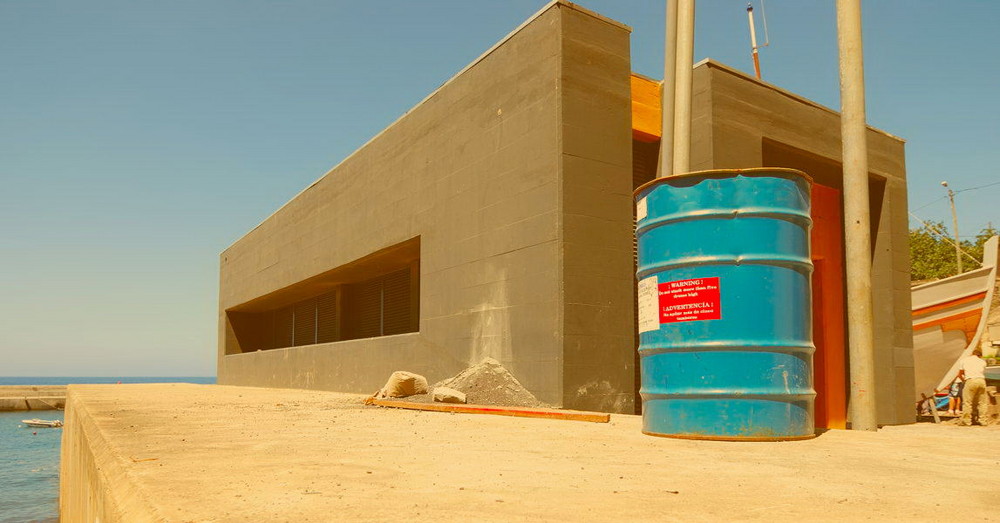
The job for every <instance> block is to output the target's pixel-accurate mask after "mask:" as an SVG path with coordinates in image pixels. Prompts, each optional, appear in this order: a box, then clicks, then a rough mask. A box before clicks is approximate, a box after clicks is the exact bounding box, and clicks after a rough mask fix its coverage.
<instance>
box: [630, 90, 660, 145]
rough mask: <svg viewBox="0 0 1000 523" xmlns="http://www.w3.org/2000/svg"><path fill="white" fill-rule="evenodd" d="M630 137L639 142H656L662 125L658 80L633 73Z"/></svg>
mask: <svg viewBox="0 0 1000 523" xmlns="http://www.w3.org/2000/svg"><path fill="white" fill-rule="evenodd" d="M631 84H632V137H633V138H635V139H636V140H639V141H640V142H656V141H659V140H660V136H661V135H662V133H661V130H660V128H661V127H662V126H663V121H662V116H661V111H662V109H661V106H662V104H661V103H660V82H656V81H653V80H650V79H648V78H644V77H642V76H638V75H635V74H633V75H632V77H631Z"/></svg>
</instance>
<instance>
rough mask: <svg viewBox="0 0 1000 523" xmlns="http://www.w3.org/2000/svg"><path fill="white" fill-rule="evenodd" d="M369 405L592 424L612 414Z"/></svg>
mask: <svg viewBox="0 0 1000 523" xmlns="http://www.w3.org/2000/svg"><path fill="white" fill-rule="evenodd" d="M365 403H368V404H369V405H378V406H380V407H392V408H397V409H409V410H429V411H435V412H456V413H460V414H493V415H496V416H513V417H516V418H544V419H561V420H568V421H589V422H592V423H607V422H608V421H610V420H611V415H610V414H604V413H600V412H583V411H579V410H558V409H536V408H529V407H497V406H494V405H464V404H459V403H411V402H409V401H397V400H385V399H374V398H369V400H368V401H366V402H365Z"/></svg>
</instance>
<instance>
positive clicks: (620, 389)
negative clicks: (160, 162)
mask: <svg viewBox="0 0 1000 523" xmlns="http://www.w3.org/2000/svg"><path fill="white" fill-rule="evenodd" d="M629 114H630V113H629V29H628V28H627V27H624V26H622V25H620V24H617V23H614V22H611V21H609V20H607V19H604V18H601V17H599V16H596V15H594V14H593V13H590V12H587V11H585V10H583V9H582V8H579V7H577V6H574V5H572V4H569V3H565V2H560V3H554V4H552V5H550V6H548V7H546V8H545V9H543V11H542V12H540V13H539V14H538V15H536V16H535V17H534V18H532V19H531V20H530V21H529V22H527V23H526V24H525V25H523V26H522V27H520V28H518V29H517V30H516V31H514V32H513V33H512V34H511V35H510V36H508V37H507V38H505V39H504V40H502V41H501V42H500V43H499V44H498V45H497V46H496V47H494V48H493V49H491V50H490V51H488V52H487V53H486V54H484V55H483V56H482V57H481V58H479V59H477V60H476V61H475V62H474V63H473V64H471V65H470V66H469V67H467V68H466V69H464V70H463V71H462V72H460V73H459V74H458V75H457V76H455V77H454V78H452V79H451V80H449V81H448V82H446V83H445V84H444V85H443V86H442V87H441V88H440V89H438V90H437V91H435V92H434V93H432V94H431V95H430V96H429V97H428V98H426V99H425V100H424V101H423V102H421V103H420V104H418V105H417V106H416V107H414V108H413V109H411V110H410V111H409V112H407V114H405V115H404V116H403V117H401V118H400V119H399V120H398V121H396V122H395V123H394V124H393V125H391V126H389V127H388V128H387V129H385V130H384V131H383V132H381V133H380V134H379V135H378V136H376V137H375V138H373V139H372V140H371V141H370V142H368V143H367V144H366V145H365V146H363V147H362V148H360V149H359V150H358V151H356V152H355V153H353V154H352V155H351V156H349V157H348V158H347V159H345V160H344V161H343V162H342V163H341V164H340V165H338V166H337V167H336V168H334V169H333V170H331V171H330V172H329V173H327V174H326V175H325V176H323V177H322V178H321V179H320V180H318V181H317V182H316V183H314V184H313V185H311V186H310V187H308V188H307V189H306V190H304V191H303V192H302V193H300V194H299V195H298V196H297V197H295V198H294V199H293V200H292V201H290V202H288V203H287V204H286V205H285V206H284V207H282V208H281V209H279V210H278V211H277V212H275V213H274V214H273V215H272V216H271V217H270V218H268V219H267V220H265V221H264V222H263V223H261V224H260V225H259V226H258V227H256V228H255V229H254V230H252V231H251V232H249V233H248V234H247V235H246V236H244V237H243V238H241V239H240V240H239V241H237V242H236V243H235V244H234V245H232V246H231V247H229V248H228V249H226V250H225V251H224V252H223V253H222V255H221V256H220V265H221V275H220V297H219V298H220V308H219V340H220V342H219V348H218V377H219V378H218V379H219V383H222V384H231V385H253V386H272V387H296V388H310V389H327V390H339V391H345V392H358V393H370V392H371V391H373V390H376V389H377V388H378V387H379V386H381V385H382V383H383V380H384V379H385V377H386V376H387V375H389V373H391V372H392V371H394V370H396V369H401V368H402V369H408V370H412V371H414V372H417V373H420V374H422V375H424V376H427V378H428V379H429V380H431V381H437V380H440V379H442V378H445V377H447V376H451V375H454V374H455V373H457V372H458V371H460V370H461V369H464V368H466V367H467V366H468V365H470V364H474V363H477V362H479V361H481V360H482V359H483V358H485V357H493V358H495V359H497V360H499V361H500V362H501V363H503V365H504V366H505V367H506V368H507V369H509V370H510V371H511V372H512V373H513V374H514V375H515V376H517V378H518V379H519V380H520V381H521V383H523V384H524V386H525V387H526V388H528V389H529V390H530V391H532V392H533V393H534V394H535V395H536V396H537V397H538V398H539V399H541V400H542V401H545V402H546V403H549V404H553V405H560V406H566V407H568V408H577V409H601V410H609V411H621V412H631V411H632V410H633V402H634V399H635V397H634V394H633V389H634V378H633V375H634V370H633V350H634V343H633V332H632V331H633V312H632V308H633V304H632V299H633V283H632V282H633V276H632V270H633V269H632V259H631V258H632V247H631V227H632V204H631V196H630V193H631V181H630V180H631V143H630V135H631V129H630V117H629ZM417 237H419V242H420V243H419V245H420V246H419V282H420V286H419V294H420V300H419V310H420V313H419V314H420V319H419V332H416V333H412V334H402V335H395V336H384V337H380V338H369V339H359V340H352V341H340V342H336V343H327V344H318V345H310V346H304V347H294V348H287V349H274V350H262V351H244V350H242V349H241V348H240V346H239V341H238V338H237V337H236V336H235V335H234V332H233V328H232V327H233V326H232V325H231V323H230V320H229V318H228V317H227V314H226V312H227V311H231V310H235V309H234V308H236V309H238V308H240V307H246V306H248V305H247V304H249V303H256V302H255V300H258V301H259V300H260V299H261V298H262V297H264V298H265V299H266V298H267V297H269V296H270V297H274V300H278V298H277V297H276V296H278V295H280V294H281V293H283V292H288V293H291V292H293V290H291V289H293V287H295V286H297V285H307V284H309V282H311V281H313V280H311V279H314V278H316V277H320V276H322V275H323V274H326V273H329V272H330V271H335V270H337V268H339V267H343V266H345V265H346V264H350V263H351V262H354V261H356V260H359V259H362V258H364V257H365V256H368V255H369V254H371V253H374V252H377V251H380V250H382V249H385V248H387V247H389V246H393V245H398V244H401V243H402V242H406V241H409V240H411V239H413V238H417ZM325 283H329V284H333V283H336V282H325ZM320 289H321V287H316V290H317V292H319V290H320ZM324 289H328V288H324ZM294 292H300V290H294ZM303 292H304V291H303ZM274 303H278V301H274Z"/></svg>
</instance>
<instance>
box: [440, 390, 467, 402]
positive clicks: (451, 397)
mask: <svg viewBox="0 0 1000 523" xmlns="http://www.w3.org/2000/svg"><path fill="white" fill-rule="evenodd" d="M434 401H436V402H438V403H465V393H464V392H459V391H457V390H455V389H449V388H448V387H435V388H434Z"/></svg>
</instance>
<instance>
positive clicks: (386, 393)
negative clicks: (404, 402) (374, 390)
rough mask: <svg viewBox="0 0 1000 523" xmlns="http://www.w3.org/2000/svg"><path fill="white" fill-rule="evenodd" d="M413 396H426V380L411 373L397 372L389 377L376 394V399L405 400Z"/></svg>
mask: <svg viewBox="0 0 1000 523" xmlns="http://www.w3.org/2000/svg"><path fill="white" fill-rule="evenodd" d="M414 394H427V378H425V377H423V376H421V375H419V374H414V373H412V372H406V371H402V370H397V371H396V372H393V373H392V376H389V381H387V382H386V383H385V386H384V387H382V390H380V391H379V392H378V397H380V398H405V397H407V396H413V395H414Z"/></svg>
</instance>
